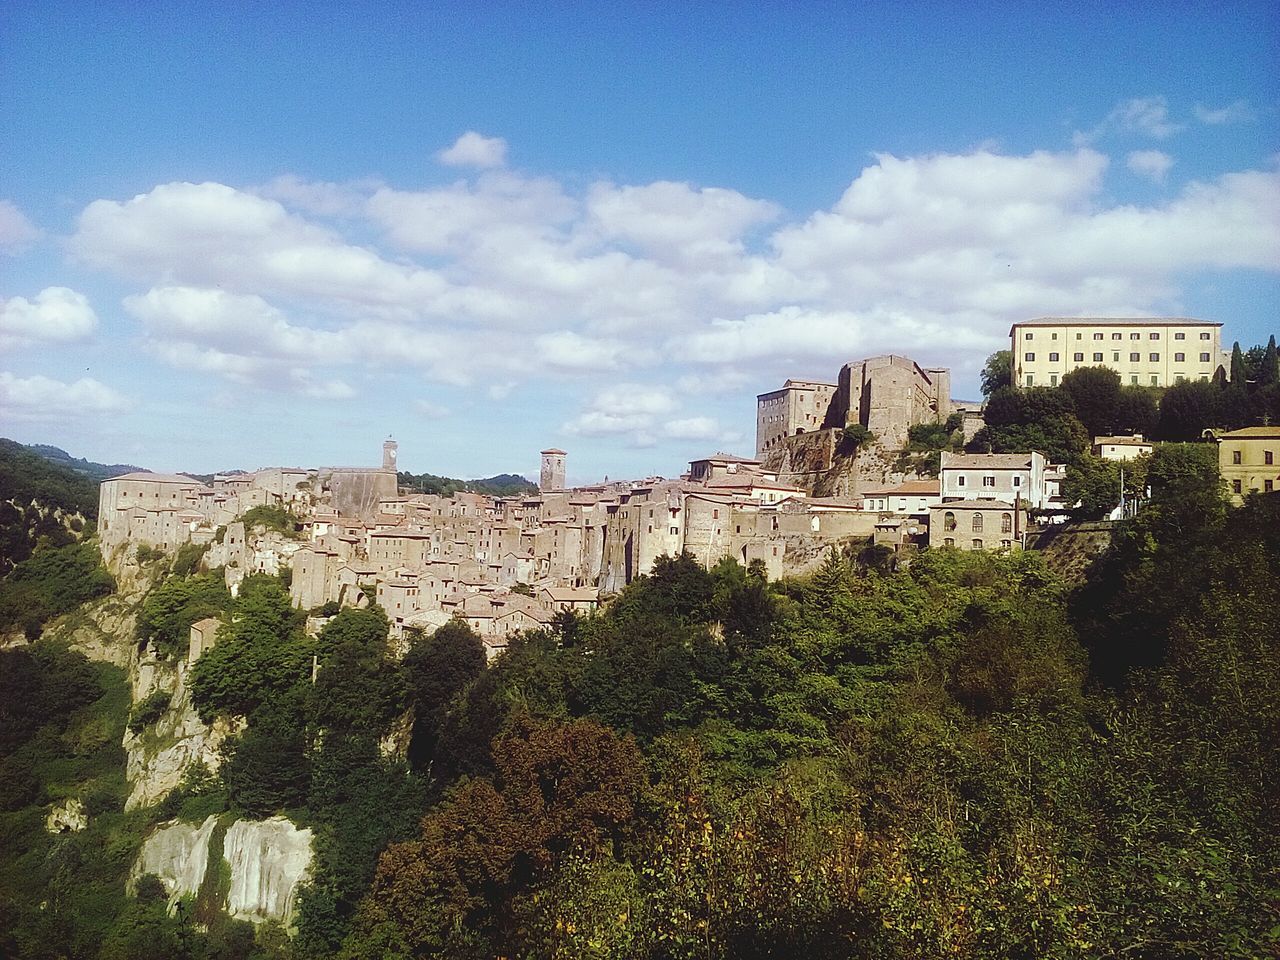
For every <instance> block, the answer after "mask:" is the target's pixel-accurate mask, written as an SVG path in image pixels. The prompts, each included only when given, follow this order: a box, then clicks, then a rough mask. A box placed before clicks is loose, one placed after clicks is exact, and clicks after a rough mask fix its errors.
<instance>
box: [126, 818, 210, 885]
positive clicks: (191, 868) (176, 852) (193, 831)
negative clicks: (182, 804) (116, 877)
mask: <svg viewBox="0 0 1280 960" xmlns="http://www.w3.org/2000/svg"><path fill="white" fill-rule="evenodd" d="M217 822H218V818H217V817H213V816H211V817H208V818H207V819H206V820H205V821H204V823H202V824H200V826H198V827H197V826H195V825H194V824H190V823H179V822H173V823H169V824H166V825H164V826H162V827H159V828H158V829H157V830H156V831H155V832H154V833H152V834H151V836H149V837H147V839H146V840H145V841H143V844H142V850H141V851H140V852H139V854H138V859H137V860H136V861H134V864H133V869H132V870H131V871H130V872H129V886H130V889H132V888H133V886H134V884H136V883H137V880H138V878H139V877H141V876H143V875H144V874H148V873H154V874H155V875H156V876H157V877H159V878H160V882H161V883H162V884H164V889H165V891H166V892H167V893H168V894H169V903H170V905H172V904H174V903H176V902H177V901H178V900H179V899H180V898H182V897H185V896H189V895H192V894H194V893H195V892H196V891H197V890H199V889H200V883H201V881H203V880H204V874H205V870H206V869H208V866H209V838H210V837H212V836H213V831H214V829H215V827H216V826H217Z"/></svg>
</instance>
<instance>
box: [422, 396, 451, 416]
mask: <svg viewBox="0 0 1280 960" xmlns="http://www.w3.org/2000/svg"><path fill="white" fill-rule="evenodd" d="M413 409H414V411H416V412H417V413H419V414H421V415H422V416H424V417H426V418H427V419H428V420H443V419H445V418H446V417H448V416H450V415H451V414H452V412H453V411H451V410H450V409H449V408H448V407H446V406H445V405H444V404H442V403H435V402H433V401H431V400H415V401H413Z"/></svg>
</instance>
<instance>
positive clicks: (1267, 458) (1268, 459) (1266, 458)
mask: <svg viewBox="0 0 1280 960" xmlns="http://www.w3.org/2000/svg"><path fill="white" fill-rule="evenodd" d="M1262 462H1263V463H1265V464H1266V465H1267V466H1268V467H1269V466H1271V465H1272V464H1273V463H1275V462H1276V461H1275V454H1274V453H1272V452H1271V451H1270V450H1264V451H1262Z"/></svg>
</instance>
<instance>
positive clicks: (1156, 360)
mask: <svg viewBox="0 0 1280 960" xmlns="http://www.w3.org/2000/svg"><path fill="white" fill-rule="evenodd" d="M1151 362H1152V363H1159V362H1160V354H1158V353H1153V354H1151Z"/></svg>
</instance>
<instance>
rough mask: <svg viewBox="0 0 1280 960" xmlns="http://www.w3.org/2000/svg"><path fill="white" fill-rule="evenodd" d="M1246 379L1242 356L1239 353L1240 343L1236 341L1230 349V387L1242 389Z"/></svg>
mask: <svg viewBox="0 0 1280 960" xmlns="http://www.w3.org/2000/svg"><path fill="white" fill-rule="evenodd" d="M1247 379H1248V377H1246V376H1245V372H1244V354H1243V353H1241V352H1240V341H1239V340H1237V341H1236V342H1235V344H1234V345H1233V346H1232V348H1231V385H1232V386H1233V387H1243V386H1244V384H1245V381H1246V380H1247Z"/></svg>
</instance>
